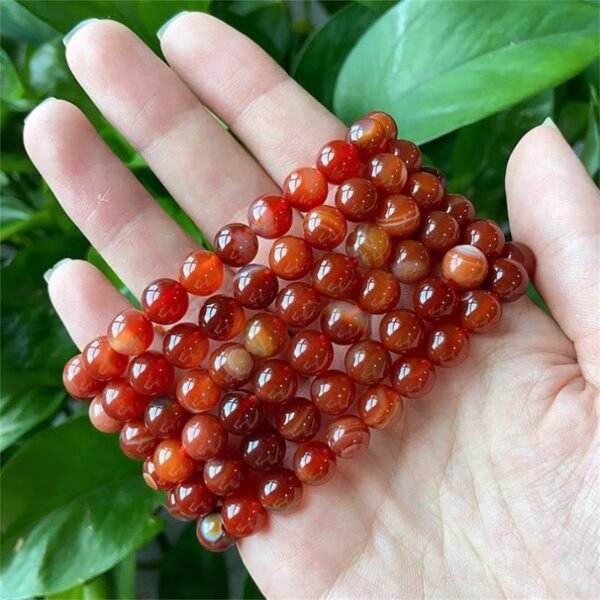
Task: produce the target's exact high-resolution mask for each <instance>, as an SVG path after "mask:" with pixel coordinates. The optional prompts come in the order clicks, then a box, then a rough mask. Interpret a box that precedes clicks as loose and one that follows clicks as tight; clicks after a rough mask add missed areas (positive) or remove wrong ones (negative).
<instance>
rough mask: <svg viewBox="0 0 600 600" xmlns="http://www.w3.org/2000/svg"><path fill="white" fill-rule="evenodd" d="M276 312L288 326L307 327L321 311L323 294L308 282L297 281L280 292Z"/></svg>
mask: <svg viewBox="0 0 600 600" xmlns="http://www.w3.org/2000/svg"><path fill="white" fill-rule="evenodd" d="M275 312H276V313H277V316H278V317H279V318H280V319H281V320H282V321H283V322H284V323H285V324H286V325H287V326H288V327H293V328H302V327H306V326H307V325H309V324H310V323H312V322H313V321H314V320H315V319H316V318H317V317H318V316H319V313H320V312H321V296H320V294H319V292H317V290H315V288H313V287H312V286H310V285H308V283H304V282H302V281H295V282H294V283H290V284H289V285H288V286H286V287H285V288H283V289H282V290H281V292H279V295H278V296H277V301H276V302H275Z"/></svg>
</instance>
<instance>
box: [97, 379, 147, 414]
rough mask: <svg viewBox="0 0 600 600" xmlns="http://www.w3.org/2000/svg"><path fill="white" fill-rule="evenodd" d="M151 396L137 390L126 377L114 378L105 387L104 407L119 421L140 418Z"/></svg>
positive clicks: (107, 412)
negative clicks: (143, 394)
mask: <svg viewBox="0 0 600 600" xmlns="http://www.w3.org/2000/svg"><path fill="white" fill-rule="evenodd" d="M148 401H149V398H148V397H147V396H142V395H141V394H139V393H138V392H136V391H135V390H134V389H133V388H132V387H131V386H130V385H129V384H128V383H127V382H126V381H125V380H124V379H114V380H113V381H110V382H109V383H108V384H107V385H106V387H105V388H104V392H103V393H102V407H103V408H104V411H105V412H106V414H107V415H108V416H109V417H112V418H113V419H117V420H118V421H129V420H131V419H139V418H140V417H141V416H142V415H143V414H144V411H145V410H146V405H147V404H148Z"/></svg>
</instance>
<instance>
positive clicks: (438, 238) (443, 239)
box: [419, 210, 460, 254]
mask: <svg viewBox="0 0 600 600" xmlns="http://www.w3.org/2000/svg"><path fill="white" fill-rule="evenodd" d="M419 239H420V240H421V243H422V244H423V245H424V246H425V247H426V248H427V249H428V250H430V251H431V252H433V253H434V254H443V253H444V252H446V251H447V250H449V249H450V248H452V246H455V245H456V244H457V243H458V241H459V239H460V227H459V225H458V221H457V220H456V219H455V218H454V217H453V216H452V215H449V214H448V213H445V212H443V211H441V210H434V211H433V212H430V213H429V214H428V215H426V216H425V219H424V220H423V225H422V227H421V235H420V236H419Z"/></svg>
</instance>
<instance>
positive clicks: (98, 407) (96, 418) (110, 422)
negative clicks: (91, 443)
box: [88, 394, 123, 433]
mask: <svg viewBox="0 0 600 600" xmlns="http://www.w3.org/2000/svg"><path fill="white" fill-rule="evenodd" d="M88 415H89V417H90V422H91V424H92V425H93V426H94V427H95V428H96V429H97V430H98V431H101V432H102V433H116V432H117V431H120V430H121V427H122V426H123V422H122V421H119V420H117V419H113V418H112V417H111V416H109V415H108V414H107V413H106V411H105V410H104V407H103V406H102V395H101V394H100V395H98V396H96V397H95V398H94V399H93V400H92V401H91V402H90V406H89V409H88Z"/></svg>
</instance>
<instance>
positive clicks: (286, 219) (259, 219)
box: [248, 194, 292, 240]
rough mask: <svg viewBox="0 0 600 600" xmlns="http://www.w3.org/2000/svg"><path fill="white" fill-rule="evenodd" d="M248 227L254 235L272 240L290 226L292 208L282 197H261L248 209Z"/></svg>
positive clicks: (284, 232) (271, 195) (285, 231)
mask: <svg viewBox="0 0 600 600" xmlns="http://www.w3.org/2000/svg"><path fill="white" fill-rule="evenodd" d="M248 225H250V229H252V231H253V232H254V233H255V234H256V235H258V236H260V237H262V238H266V239H268V240H274V239H275V238H278V237H280V236H282V235H285V234H286V233H287V232H288V231H289V229H290V227H291V226H292V207H291V206H290V204H289V203H288V201H287V200H286V199H285V198H284V197H283V196H276V195H273V194H267V195H265V196H261V197H260V198H257V199H256V200H254V202H252V204H250V206H249V208H248Z"/></svg>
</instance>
